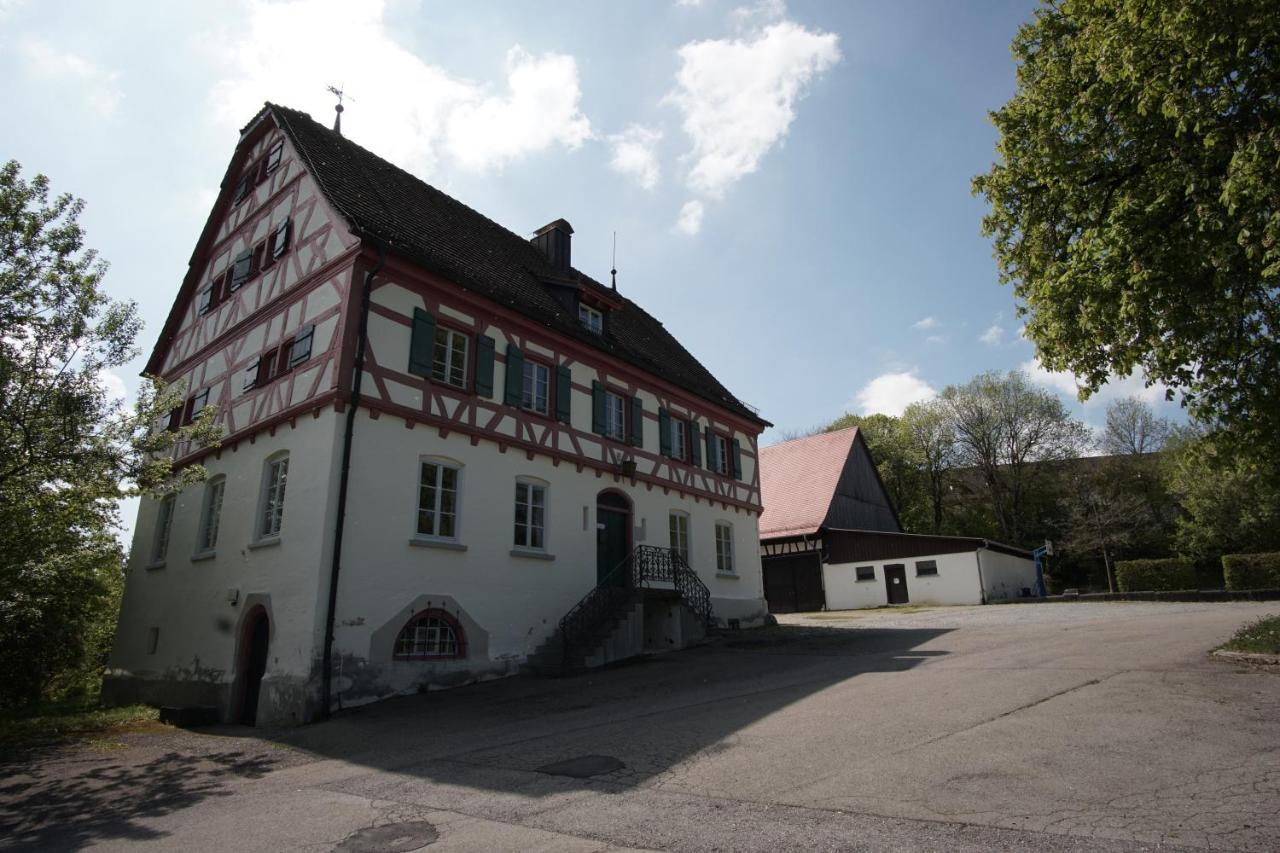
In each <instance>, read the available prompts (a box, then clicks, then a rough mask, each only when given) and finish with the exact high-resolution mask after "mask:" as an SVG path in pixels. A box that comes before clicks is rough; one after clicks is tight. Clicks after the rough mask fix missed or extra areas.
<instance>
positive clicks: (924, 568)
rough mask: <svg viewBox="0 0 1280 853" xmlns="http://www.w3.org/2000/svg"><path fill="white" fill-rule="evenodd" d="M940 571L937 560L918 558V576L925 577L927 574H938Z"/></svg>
mask: <svg viewBox="0 0 1280 853" xmlns="http://www.w3.org/2000/svg"><path fill="white" fill-rule="evenodd" d="M937 573H938V561H937V560H917V561H916V577H918V578H919V577H925V576H926V575H936V574H937Z"/></svg>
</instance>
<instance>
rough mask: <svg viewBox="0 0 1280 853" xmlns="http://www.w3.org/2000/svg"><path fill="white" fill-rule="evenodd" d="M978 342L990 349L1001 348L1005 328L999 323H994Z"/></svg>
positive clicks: (979, 337)
mask: <svg viewBox="0 0 1280 853" xmlns="http://www.w3.org/2000/svg"><path fill="white" fill-rule="evenodd" d="M978 340H980V341H982V342H983V343H984V344H986V345H987V346H989V347H995V346H999V345H1000V344H1001V343H1002V342H1003V341H1004V326H1001V325H1000V324H999V323H992V324H991V325H990V326H988V327H987V330H986V331H985V332H983V333H982V334H981V335H979V336H978Z"/></svg>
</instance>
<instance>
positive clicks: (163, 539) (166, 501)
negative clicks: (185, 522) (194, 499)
mask: <svg viewBox="0 0 1280 853" xmlns="http://www.w3.org/2000/svg"><path fill="white" fill-rule="evenodd" d="M177 503H178V496H177V495H165V496H164V497H163V498H161V499H160V509H159V510H158V511H157V513H156V533H155V538H154V539H152V540H151V562H152V563H163V562H164V557H165V554H167V553H169V532H170V531H171V530H173V511H174V508H175V507H176V506H177Z"/></svg>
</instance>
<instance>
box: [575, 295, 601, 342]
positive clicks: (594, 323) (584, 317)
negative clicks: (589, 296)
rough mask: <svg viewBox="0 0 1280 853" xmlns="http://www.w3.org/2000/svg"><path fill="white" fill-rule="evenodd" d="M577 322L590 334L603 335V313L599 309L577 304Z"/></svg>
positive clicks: (580, 303)
mask: <svg viewBox="0 0 1280 853" xmlns="http://www.w3.org/2000/svg"><path fill="white" fill-rule="evenodd" d="M578 322H579V323H581V324H582V325H583V326H584V327H585V328H586V330H587V331H588V332H591V333H592V334H596V335H603V334H604V312H603V311H600V310H599V309H596V308H592V307H591V306H590V305H586V304H584V303H582V302H579V303H578Z"/></svg>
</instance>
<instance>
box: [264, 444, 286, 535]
mask: <svg viewBox="0 0 1280 853" xmlns="http://www.w3.org/2000/svg"><path fill="white" fill-rule="evenodd" d="M288 478H289V454H288V453H283V454H279V455H277V456H273V457H271V458H270V459H268V460H267V463H266V465H265V466H264V467H263V470H262V498H261V500H259V502H258V525H257V528H258V538H259V539H269V538H271V537H275V536H279V535H280V531H281V529H283V527H284V491H285V484H286V481H287V480H288Z"/></svg>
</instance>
